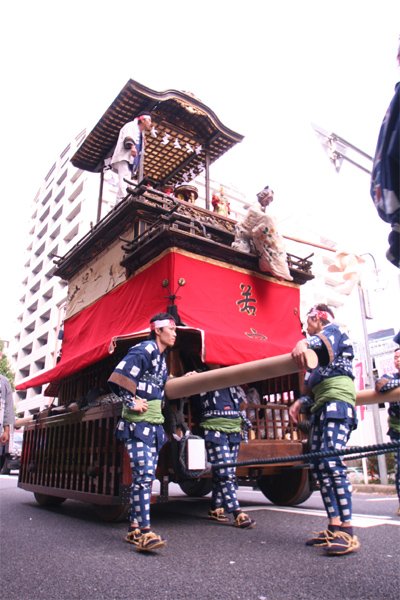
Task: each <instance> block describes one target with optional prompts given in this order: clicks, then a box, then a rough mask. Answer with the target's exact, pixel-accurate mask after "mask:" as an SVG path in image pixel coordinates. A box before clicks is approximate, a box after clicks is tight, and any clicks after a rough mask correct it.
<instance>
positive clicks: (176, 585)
mask: <svg viewBox="0 0 400 600" xmlns="http://www.w3.org/2000/svg"><path fill="white" fill-rule="evenodd" d="M170 487H171V488H173V489H172V490H171V492H172V493H174V491H176V487H177V486H170ZM239 497H240V501H241V504H242V506H243V507H245V508H246V511H247V512H249V513H250V514H251V516H252V517H253V518H255V519H256V521H257V526H256V527H255V528H254V529H252V530H248V531H242V530H239V529H236V528H234V527H232V526H229V525H221V524H218V523H215V522H212V521H210V520H208V519H207V517H206V516H207V511H208V505H209V499H207V498H202V499H191V498H187V497H179V498H174V499H172V500H171V501H170V502H169V503H167V504H158V505H153V506H152V527H153V529H154V530H155V531H156V532H158V533H160V534H161V535H162V536H163V537H165V538H166V539H167V540H168V542H167V547H166V548H162V549H160V550H158V551H155V552H154V553H147V554H141V553H138V552H137V551H136V549H135V547H134V546H132V545H129V544H127V543H125V542H124V541H123V540H124V536H125V533H126V529H127V524H126V523H125V522H122V523H104V522H102V521H99V520H98V518H97V517H96V516H95V515H94V513H93V511H92V509H91V507H90V505H87V504H84V503H81V502H76V501H72V500H67V501H66V502H65V503H64V504H63V505H62V506H60V507H58V508H52V509H44V508H41V507H40V506H39V505H38V504H37V503H36V501H35V500H34V497H33V494H31V493H30V492H26V491H24V490H21V489H19V488H18V487H17V476H16V475H10V476H4V475H1V476H0V499H1V501H0V511H1V512H0V518H1V557H2V560H1V591H2V597H3V598H4V599H5V600H14V599H18V600H39V599H46V600H75V599H79V600H103V599H104V600H128V599H129V600H162V599H168V600H180V599H190V600H200V599H204V600H266V599H268V600H291V599H293V600H302V599H305V600H325V599H326V600H328V599H329V600H353V599H357V600H370V599H371V600H399V598H400V562H399V555H400V528H399V526H400V517H398V516H396V514H395V511H396V508H397V506H398V501H397V497H396V496H393V495H391V496H389V495H380V494H360V493H356V494H354V513H355V525H356V527H357V531H356V534H357V535H358V537H359V539H360V541H361V547H360V548H359V550H357V551H356V552H354V553H352V554H348V555H345V556H327V555H326V554H325V551H324V550H323V549H322V548H309V547H306V546H305V545H304V542H305V540H306V539H307V538H308V537H309V534H310V532H311V531H312V530H318V531H319V530H321V529H324V528H325V525H326V517H325V513H324V511H323V509H322V504H321V500H320V497H319V494H318V493H315V494H313V495H312V496H311V498H310V499H309V500H308V501H307V502H306V503H304V504H303V505H301V506H299V507H290V508H283V507H282V508H281V507H276V506H274V505H271V504H270V503H269V502H268V501H267V500H266V499H265V498H264V496H262V494H261V493H260V492H252V491H250V490H247V489H241V490H240V491H239Z"/></svg>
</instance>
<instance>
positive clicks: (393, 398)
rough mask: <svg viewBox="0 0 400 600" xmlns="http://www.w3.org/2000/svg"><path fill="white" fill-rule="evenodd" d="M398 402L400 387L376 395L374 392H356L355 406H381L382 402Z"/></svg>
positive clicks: (399, 399)
mask: <svg viewBox="0 0 400 600" xmlns="http://www.w3.org/2000/svg"><path fill="white" fill-rule="evenodd" d="M399 401H400V387H398V388H395V389H394V390H390V392H385V393H384V394H378V392H376V391H375V390H362V391H361V392H357V398H356V405H357V406H363V405H366V404H383V403H384V402H399Z"/></svg>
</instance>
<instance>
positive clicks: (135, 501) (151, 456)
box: [125, 438, 158, 529]
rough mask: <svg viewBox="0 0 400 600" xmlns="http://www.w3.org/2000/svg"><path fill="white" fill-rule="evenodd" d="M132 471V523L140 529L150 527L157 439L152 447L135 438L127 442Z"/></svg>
mask: <svg viewBox="0 0 400 600" xmlns="http://www.w3.org/2000/svg"><path fill="white" fill-rule="evenodd" d="M125 446H126V450H127V452H128V454H129V462H130V465H131V469H132V485H131V495H130V514H129V520H130V522H131V523H132V522H134V521H135V520H136V521H137V522H138V523H139V527H140V528H142V529H143V528H145V527H150V499H151V484H152V482H153V481H154V479H155V472H156V467H157V461H158V452H157V446H156V442H155V439H153V443H152V445H151V446H148V445H147V444H145V443H144V442H142V441H141V440H139V439H137V438H134V439H130V440H127V441H126V442H125Z"/></svg>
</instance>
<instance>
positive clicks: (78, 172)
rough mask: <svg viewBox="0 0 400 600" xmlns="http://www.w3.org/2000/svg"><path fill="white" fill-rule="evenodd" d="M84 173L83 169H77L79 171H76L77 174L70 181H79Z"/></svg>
mask: <svg viewBox="0 0 400 600" xmlns="http://www.w3.org/2000/svg"><path fill="white" fill-rule="evenodd" d="M82 173H83V171H82V169H77V170H76V171H75V173H74V174H73V175H72V177H71V179H70V181H71V182H72V183H75V182H76V181H78V179H79V177H80V176H81V175H82Z"/></svg>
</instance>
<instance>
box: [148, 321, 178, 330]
mask: <svg viewBox="0 0 400 600" xmlns="http://www.w3.org/2000/svg"><path fill="white" fill-rule="evenodd" d="M168 325H171V327H175V326H176V323H175V321H173V320H172V319H162V320H160V321H153V322H152V323H150V330H151V331H154V330H155V328H156V327H159V328H160V329H161V327H167V326H168Z"/></svg>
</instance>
